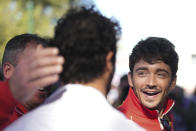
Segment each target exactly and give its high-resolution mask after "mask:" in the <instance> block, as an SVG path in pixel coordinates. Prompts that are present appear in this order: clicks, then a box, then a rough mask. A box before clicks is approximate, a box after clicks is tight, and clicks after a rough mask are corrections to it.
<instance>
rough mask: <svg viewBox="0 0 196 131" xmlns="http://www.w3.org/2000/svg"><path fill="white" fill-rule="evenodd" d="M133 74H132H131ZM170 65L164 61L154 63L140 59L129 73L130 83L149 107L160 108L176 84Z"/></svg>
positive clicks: (141, 100)
mask: <svg viewBox="0 0 196 131" xmlns="http://www.w3.org/2000/svg"><path fill="white" fill-rule="evenodd" d="M131 75H132V76H131ZM171 80H172V72H171V69H170V67H169V66H168V65H167V64H165V63H164V62H163V61H161V60H158V61H154V62H153V63H152V64H150V63H147V62H145V61H144V60H142V59H141V60H140V61H139V62H137V63H136V64H135V66H134V68H133V73H129V84H130V86H131V87H133V89H134V92H135V94H136V96H137V97H138V99H139V100H140V102H141V103H142V104H143V105H144V106H145V107H147V108H149V109H160V108H162V106H163V103H164V101H165V98H166V96H167V94H168V92H169V90H170V89H171V88H173V87H174V86H175V82H176V81H175V80H173V81H171Z"/></svg>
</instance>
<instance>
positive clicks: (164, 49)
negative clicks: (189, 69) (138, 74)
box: [129, 37, 178, 78]
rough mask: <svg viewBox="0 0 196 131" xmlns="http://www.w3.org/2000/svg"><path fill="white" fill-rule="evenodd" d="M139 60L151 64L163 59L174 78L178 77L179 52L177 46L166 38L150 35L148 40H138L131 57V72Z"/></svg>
mask: <svg viewBox="0 0 196 131" xmlns="http://www.w3.org/2000/svg"><path fill="white" fill-rule="evenodd" d="M139 60H144V61H146V62H148V63H151V64H152V63H153V62H155V61H157V60H161V61H163V62H164V63H165V64H167V65H168V66H169V67H170V68H171V71H172V78H175V77H176V72H177V70H178V54H177V53H176V51H175V46H174V45H173V44H172V43H171V42H170V41H169V40H167V39H165V38H159V37H149V38H147V39H146V40H141V41H139V42H138V44H137V45H136V46H135V47H134V48H133V50H132V54H131V55H130V57H129V68H130V72H131V73H132V71H133V68H134V65H135V64H136V63H137V62H138V61H139Z"/></svg>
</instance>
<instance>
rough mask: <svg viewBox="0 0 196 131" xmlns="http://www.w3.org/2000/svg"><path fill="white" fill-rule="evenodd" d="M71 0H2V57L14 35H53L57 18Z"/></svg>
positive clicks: (0, 43)
mask: <svg viewBox="0 0 196 131" xmlns="http://www.w3.org/2000/svg"><path fill="white" fill-rule="evenodd" d="M69 3H70V1H69V0H0V16H1V19H0V36H1V37H0V59H1V58H2V55H3V50H4V47H5V44H6V43H7V41H8V40H9V39H11V38H12V37H13V36H15V35H18V34H22V33H27V32H28V33H36V34H38V35H41V36H48V37H50V36H52V35H53V28H54V25H55V24H56V20H57V19H58V18H60V16H62V15H63V14H64V13H65V12H66V11H67V10H68V9H69V7H70V4H69Z"/></svg>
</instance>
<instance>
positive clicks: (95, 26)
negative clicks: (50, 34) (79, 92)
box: [51, 7, 121, 84]
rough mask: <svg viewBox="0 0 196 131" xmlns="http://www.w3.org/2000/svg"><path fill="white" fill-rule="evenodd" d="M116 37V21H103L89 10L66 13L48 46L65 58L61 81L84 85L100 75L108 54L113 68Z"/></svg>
mask: <svg viewBox="0 0 196 131" xmlns="http://www.w3.org/2000/svg"><path fill="white" fill-rule="evenodd" d="M120 33H121V32H120V26H119V24H118V22H117V21H116V20H115V21H112V20H111V19H108V18H106V17H104V16H103V15H101V14H100V13H99V12H98V11H95V10H94V9H93V7H91V8H89V9H87V8H84V7H81V8H80V10H76V9H71V10H70V11H68V13H67V14H66V15H64V16H63V17H62V18H61V19H59V21H58V23H57V26H56V28H55V35H54V39H52V40H51V44H52V46H57V47H58V48H59V49H60V55H62V56H63V57H64V58H65V64H64V66H63V68H64V70H63V72H62V73H61V79H62V81H63V82H64V83H65V84H66V83H75V82H80V83H87V82H90V81H92V80H94V79H95V78H97V77H99V76H100V75H102V74H103V72H104V67H105V64H106V63H105V58H106V55H107V54H108V52H109V51H112V52H113V53H114V55H113V58H112V62H113V64H115V55H116V44H117V41H118V39H119V36H120Z"/></svg>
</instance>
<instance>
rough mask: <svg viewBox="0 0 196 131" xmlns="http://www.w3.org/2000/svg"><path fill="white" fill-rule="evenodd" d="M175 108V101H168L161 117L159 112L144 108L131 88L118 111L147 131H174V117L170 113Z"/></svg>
mask: <svg viewBox="0 0 196 131" xmlns="http://www.w3.org/2000/svg"><path fill="white" fill-rule="evenodd" d="M173 106H174V101H173V100H171V99H168V100H167V101H166V103H165V109H164V111H163V114H162V116H161V117H159V116H158V111H157V110H150V109H148V108H146V107H144V106H143V105H142V104H141V103H140V101H139V99H138V98H137V97H136V95H135V94H134V91H133V89H132V88H130V90H129V93H128V96H127V98H126V99H125V101H124V102H123V103H122V105H120V106H119V108H118V109H119V110H120V111H121V112H122V113H123V114H125V116H126V117H127V118H128V119H130V120H132V121H134V122H136V123H137V124H138V125H140V126H141V127H143V128H144V129H146V130H147V131H173V116H172V114H171V113H170V112H169V111H170V110H171V108H172V107H173Z"/></svg>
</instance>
